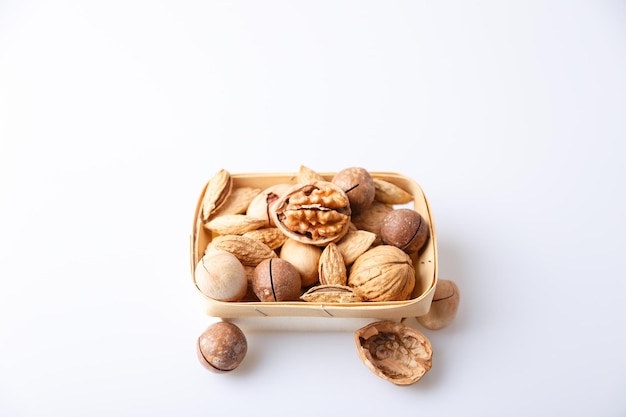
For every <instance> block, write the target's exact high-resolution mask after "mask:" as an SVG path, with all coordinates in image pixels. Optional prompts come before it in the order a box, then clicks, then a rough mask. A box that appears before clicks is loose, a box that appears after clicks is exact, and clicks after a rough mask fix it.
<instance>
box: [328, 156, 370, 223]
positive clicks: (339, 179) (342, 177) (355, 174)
mask: <svg viewBox="0 0 626 417" xmlns="http://www.w3.org/2000/svg"><path fill="white" fill-rule="evenodd" d="M331 181H332V182H333V184H337V185H338V186H339V187H340V188H341V189H342V190H343V191H345V193H346V195H347V196H348V199H349V200H350V207H351V208H352V212H353V213H354V214H358V213H362V212H363V211H365V210H367V209H368V208H369V206H370V205H371V204H372V202H373V201H374V197H375V196H376V185H375V184H374V178H372V176H371V175H370V173H369V171H368V170H366V169H365V168H361V167H350V168H345V169H342V170H341V171H339V172H337V173H336V174H335V176H334V177H333V178H332V180H331Z"/></svg>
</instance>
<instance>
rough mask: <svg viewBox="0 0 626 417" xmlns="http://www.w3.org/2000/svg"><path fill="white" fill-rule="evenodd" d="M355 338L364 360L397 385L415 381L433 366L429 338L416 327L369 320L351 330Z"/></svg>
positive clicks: (358, 350)
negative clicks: (353, 331) (368, 322)
mask: <svg viewBox="0 0 626 417" xmlns="http://www.w3.org/2000/svg"><path fill="white" fill-rule="evenodd" d="M354 340H355V343H356V347H357V353H358V355H359V357H360V358H361V360H362V361H363V363H364V364H365V365H366V366H367V367H368V368H369V369H370V370H371V371H372V372H373V373H375V374H376V375H378V376H379V377H381V378H383V379H385V380H387V381H389V382H392V383H394V384H396V385H410V384H414V383H415V382H417V381H419V380H420V379H421V378H422V377H423V376H424V375H425V374H426V372H428V371H429V370H430V368H431V367H432V355H433V350H432V346H431V344H430V341H429V340H428V338H427V337H426V336H424V334H423V333H421V332H420V331H419V330H416V329H414V328H412V327H409V326H407V325H405V324H402V323H397V322H392V321H379V322H374V323H370V324H368V325H367V326H365V327H362V328H360V329H359V330H357V331H356V332H355V333H354Z"/></svg>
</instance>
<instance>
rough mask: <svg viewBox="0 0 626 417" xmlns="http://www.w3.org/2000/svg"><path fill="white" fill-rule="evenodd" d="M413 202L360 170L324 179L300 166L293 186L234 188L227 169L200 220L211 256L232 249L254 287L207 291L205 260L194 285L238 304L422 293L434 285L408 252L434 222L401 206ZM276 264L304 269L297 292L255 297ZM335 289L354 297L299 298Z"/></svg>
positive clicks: (402, 297)
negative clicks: (266, 265) (261, 273)
mask: <svg viewBox="0 0 626 417" xmlns="http://www.w3.org/2000/svg"><path fill="white" fill-rule="evenodd" d="M411 198H412V195H411V193H410V192H409V191H407V190H404V189H402V188H401V187H400V186H399V185H396V184H394V183H392V182H390V181H387V180H385V179H382V178H377V177H375V176H373V175H372V174H371V173H370V172H368V171H367V170H366V169H365V168H362V167H347V168H344V169H342V170H340V171H338V172H337V173H335V174H333V175H330V176H329V175H328V174H326V176H323V175H321V174H318V173H317V172H316V171H314V170H313V169H311V168H309V167H306V166H304V165H301V166H300V167H299V170H298V171H297V172H296V173H294V175H293V177H292V178H291V182H287V181H285V180H280V181H276V183H273V184H271V183H267V182H264V183H263V184H262V185H261V184H258V185H257V186H237V185H236V184H235V181H233V180H232V178H231V175H230V173H229V171H227V170H226V169H220V170H219V171H218V172H217V173H216V174H215V175H214V176H213V177H212V178H211V179H210V180H209V182H208V183H207V186H206V189H205V194H204V196H203V198H202V200H201V206H200V216H199V221H200V222H201V227H203V228H204V229H205V230H206V231H207V232H208V233H209V234H210V239H209V241H208V244H207V245H206V248H205V249H204V253H205V254H208V253H209V252H212V251H216V250H219V251H226V252H229V253H231V254H232V255H233V256H234V257H235V258H236V259H237V260H238V261H239V262H240V263H241V265H242V267H243V268H244V269H245V270H246V271H247V272H246V275H247V277H248V279H247V281H248V290H247V292H242V291H241V287H242V285H241V281H242V279H241V278H238V279H237V285H236V289H237V291H234V290H232V291H231V292H230V293H229V294H227V295H228V296H224V295H222V294H218V291H216V290H211V291H209V290H208V288H206V287H207V282H208V280H207V279H206V276H204V275H206V269H207V267H206V265H205V263H206V261H207V260H206V259H203V260H202V259H201V260H200V262H199V263H198V265H196V268H195V269H196V271H198V269H203V270H205V273H204V275H203V274H202V273H200V272H196V274H195V275H196V280H197V282H196V285H197V286H198V288H199V289H201V291H202V292H203V294H205V295H206V296H207V297H209V298H212V299H215V300H218V301H231V302H250V301H252V302H259V301H260V302H284V301H293V302H310V303H312V302H316V301H314V300H318V299H320V300H321V299H324V300H329V299H330V300H341V301H335V302H337V303H340V304H350V303H363V302H366V303H367V302H373V303H375V302H394V301H406V300H409V299H412V298H416V297H419V296H420V295H421V293H420V292H421V291H425V290H427V289H428V288H426V289H422V288H421V287H420V286H418V285H416V282H417V281H419V279H418V277H417V274H418V269H417V268H416V265H413V263H414V259H416V258H415V257H412V256H411V255H413V254H415V253H416V252H419V251H420V250H421V248H422V247H423V246H424V245H425V244H426V242H427V240H428V238H429V236H430V230H429V225H428V222H427V221H426V219H425V217H423V216H422V215H421V214H420V213H418V212H417V211H416V210H412V209H407V208H406V207H404V206H402V207H396V206H394V205H405V204H407V203H408V202H410V200H411ZM397 249H399V250H397ZM402 252H404V253H402ZM205 256H206V255H205ZM274 258H277V259H281V260H283V261H285V262H287V263H289V264H291V265H292V266H293V267H294V268H295V270H296V271H297V272H298V273H299V276H300V288H299V289H298V294H296V295H295V296H294V295H293V294H292V293H290V294H289V297H287V298H283V297H279V298H280V299H277V298H275V297H260V296H259V295H258V294H256V296H255V297H251V296H250V289H251V284H252V282H253V281H254V280H253V279H252V273H251V270H253V269H254V268H256V267H257V265H259V264H260V263H262V262H264V261H268V260H271V259H274ZM235 270H236V271H237V275H238V276H241V268H239V267H235V266H230V267H229V271H235ZM329 285H330V286H339V287H341V286H345V287H350V289H351V294H350V295H348V296H346V295H345V294H344V295H342V296H330V295H329V294H327V293H328V291H327V290H325V291H323V292H324V295H323V296H321V295H319V294H317V295H315V296H312V295H311V294H307V296H305V297H302V296H303V295H304V294H305V293H307V291H309V290H311V289H312V288H314V287H319V286H329ZM214 286H217V285H214ZM232 286H235V285H234V284H233V285H232ZM292 286H293V284H292ZM224 290H225V288H222V287H220V291H222V292H224ZM314 293H315V291H314ZM216 294H217V295H216ZM274 295H275V294H274ZM318 302H319V301H318ZM326 302H328V301H326Z"/></svg>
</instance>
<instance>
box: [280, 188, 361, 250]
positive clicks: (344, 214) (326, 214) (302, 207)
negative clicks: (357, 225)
mask: <svg viewBox="0 0 626 417" xmlns="http://www.w3.org/2000/svg"><path fill="white" fill-rule="evenodd" d="M350 214H351V210H350V202H349V200H348V197H347V196H346V194H345V193H344V192H343V190H342V189H341V188H339V187H338V186H336V185H335V184H333V183H331V182H328V181H312V182H309V183H305V184H296V185H295V186H293V187H291V188H290V189H289V190H287V191H286V192H285V193H284V194H283V196H282V197H281V198H280V199H279V200H278V201H277V202H276V204H275V205H274V206H273V207H272V218H273V220H274V223H275V224H276V226H277V227H278V228H279V229H281V230H282V232H283V233H285V235H287V236H288V237H290V238H292V239H294V240H297V241H299V242H302V243H308V244H314V245H319V246H322V245H326V244H327V243H330V242H335V241H337V240H339V239H341V238H342V237H343V236H344V235H345V234H346V233H347V232H348V229H349V227H350Z"/></svg>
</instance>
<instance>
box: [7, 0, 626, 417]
mask: <svg viewBox="0 0 626 417" xmlns="http://www.w3.org/2000/svg"><path fill="white" fill-rule="evenodd" d="M624 74H626V5H625V4H624V2H619V1H587V2H566V1H563V2H557V1H547V2H538V1H531V2H522V1H514V2H488V1H479V2H461V1H450V2H411V1H394V2H370V1H367V2H358V1H322V2H300V1H295V2H287V1H282V2H276V1H256V2H255V1H250V2H225V1H191V0H189V1H176V2H175V1H155V2H149V1H145V2H140V1H107V2H71V1H60V2H36V1H3V2H0V203H1V204H0V249H1V250H0V415H2V416H64V417H70V416H86V415H89V416H93V417H95V416H112V415H115V416H172V415H180V416H205V415H209V414H215V412H216V411H217V410H220V411H221V412H222V413H221V414H223V415H242V416H251V415H301V416H320V415H327V414H328V413H329V412H330V411H329V410H336V409H337V408H336V407H341V408H345V409H346V410H350V415H388V416H394V415H406V414H407V413H410V414H419V415H422V416H429V417H435V416H528V415H533V416H554V415H563V416H570V417H572V416H589V415H594V416H623V415H626V397H624V387H626V356H625V355H624V351H625V348H626V336H625V333H624V321H625V320H624V319H625V317H626V308H625V304H626V303H624V294H626V285H625V284H624V282H625V281H624V276H625V275H624V269H625V266H626V265H625V261H624V256H623V250H624V247H625V243H626V242H625V240H624V236H626V227H625V225H626V223H625V221H624V210H625V206H624V198H623V190H624V186H623V182H624V179H625V177H626V176H625V173H626V171H625V169H624V160H623V155H624V140H625V139H626V121H625V120H626V119H625V117H624V116H625V114H626V78H625V77H624ZM300 164H305V165H307V166H309V167H311V168H314V169H316V170H319V171H336V170H339V169H341V168H344V167H347V166H354V165H357V166H364V167H367V168H368V169H371V170H380V171H396V172H400V173H402V174H404V175H407V176H410V177H411V178H413V179H415V180H416V181H418V182H419V183H420V184H421V185H422V187H423V188H424V190H425V192H426V195H427V196H428V198H429V200H430V203H431V205H432V208H433V210H434V215H435V221H436V227H437V231H438V239H439V254H440V257H439V262H440V277H442V278H449V279H454V280H455V281H456V282H457V283H458V285H459V286H460V288H461V292H462V303H461V307H460V311H459V316H458V317H457V320H456V321H455V322H454V324H453V325H452V326H451V327H449V328H447V329H445V330H442V331H439V332H426V334H427V336H428V337H429V338H430V339H431V341H432V343H433V346H434V349H435V357H434V365H433V369H432V371H431V372H429V373H428V374H427V375H426V376H425V377H424V379H423V380H422V381H420V382H419V383H418V384H415V385H412V386H410V387H396V386H394V385H392V384H390V383H388V382H386V381H383V380H382V379H379V378H377V377H376V376H375V375H374V374H372V373H370V371H369V370H367V369H366V368H365V366H364V365H363V364H362V363H361V362H360V360H359V359H358V357H357V355H356V351H355V347H354V343H353V339H352V328H350V326H349V325H348V326H345V327H346V328H345V329H335V328H334V327H336V323H333V324H332V325H329V330H328V331H324V330H319V329H318V328H317V323H313V324H310V323H307V322H306V321H296V322H291V327H295V328H297V327H300V326H301V327H302V328H303V329H307V328H311V327H312V328H315V331H313V332H304V331H303V332H292V331H289V332H280V331H267V329H266V331H261V330H262V329H261V330H259V331H256V330H255V329H251V328H249V326H248V325H246V327H245V328H246V334H247V336H248V341H249V351H248V356H247V357H246V359H245V361H244V363H243V364H242V365H241V367H240V368H239V369H237V371H235V372H233V373H231V374H227V375H214V374H210V373H208V372H207V371H205V370H204V369H203V368H202V367H200V365H199V364H198V362H197V360H196V357H195V351H194V344H195V341H196V338H197V336H198V335H199V334H200V333H201V332H202V331H203V330H204V328H205V327H206V326H207V325H208V324H209V323H210V321H211V319H210V318H208V317H206V316H204V315H203V314H201V312H200V310H199V307H198V305H197V304H195V301H196V299H195V298H194V296H195V295H194V293H193V289H192V286H191V281H190V280H191V278H190V275H189V265H188V236H189V233H190V231H191V223H192V216H193V210H194V207H195V203H196V199H197V197H198V195H199V193H200V190H201V187H202V186H203V184H204V183H205V181H206V180H207V179H208V178H209V177H210V176H211V175H213V174H214V173H215V172H216V171H217V170H218V169H219V168H222V167H223V168H227V169H228V170H230V171H231V172H270V171H277V172H283V171H294V170H295V169H297V167H298V166H299V165H300ZM323 324H325V323H322V325H323ZM307 326H310V327H307ZM253 327H254V325H253ZM333 413H334V412H331V414H333Z"/></svg>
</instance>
